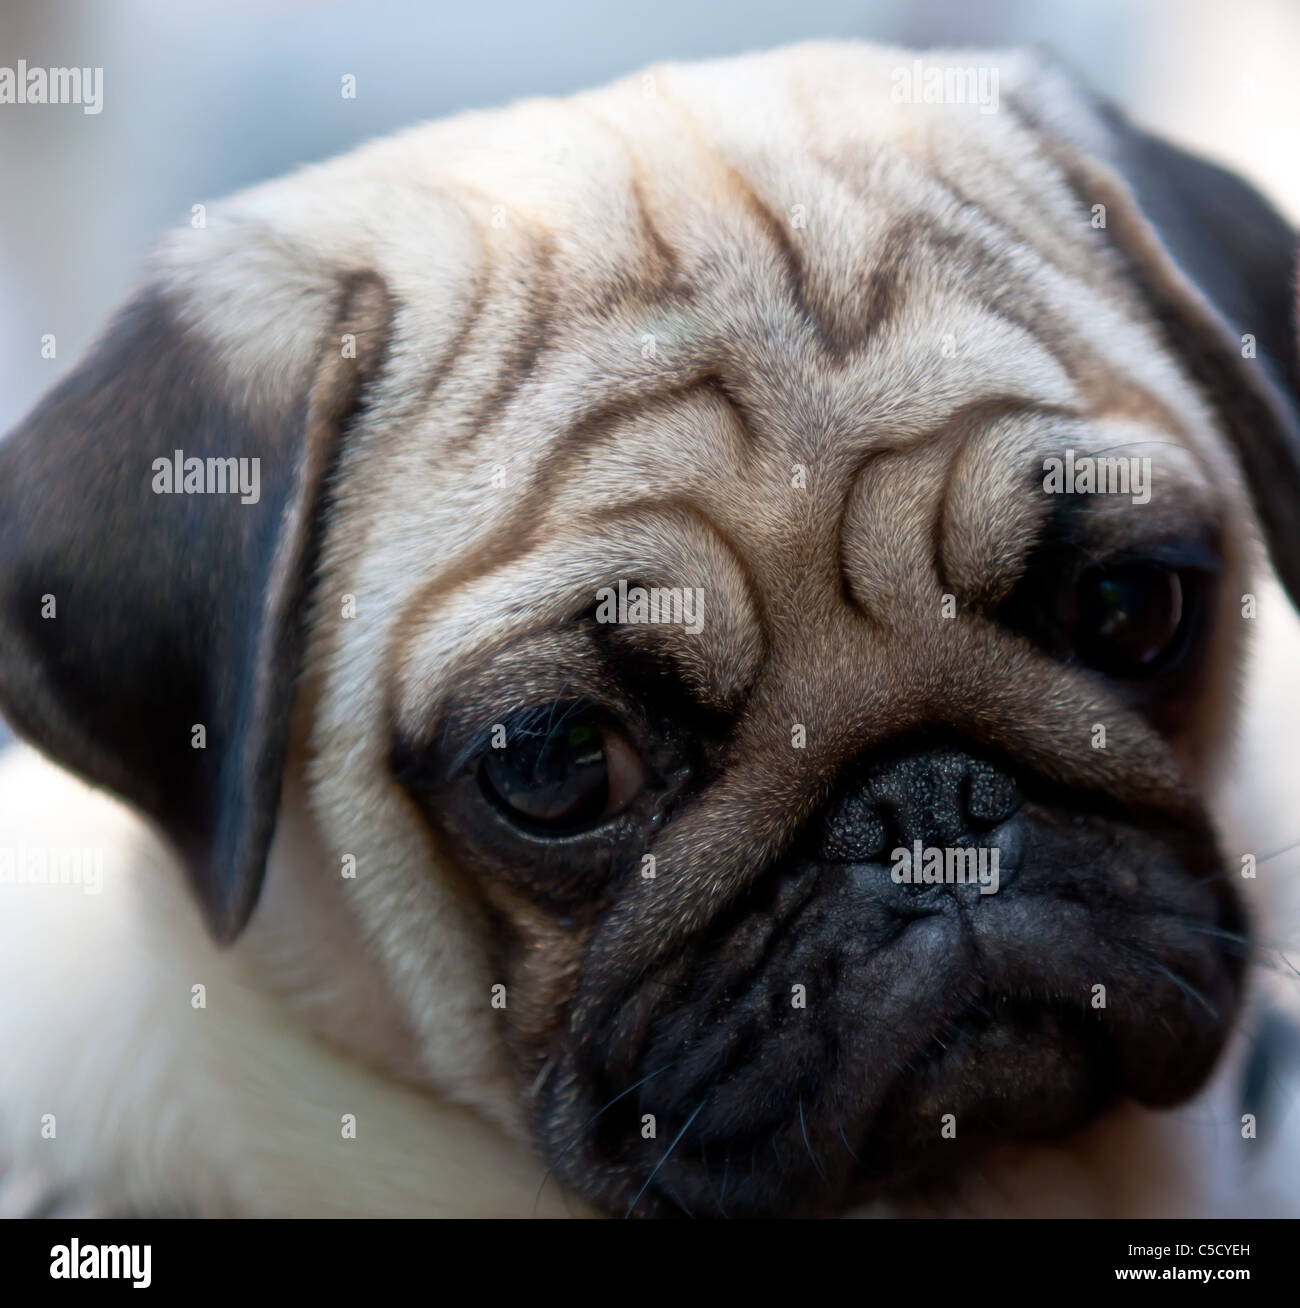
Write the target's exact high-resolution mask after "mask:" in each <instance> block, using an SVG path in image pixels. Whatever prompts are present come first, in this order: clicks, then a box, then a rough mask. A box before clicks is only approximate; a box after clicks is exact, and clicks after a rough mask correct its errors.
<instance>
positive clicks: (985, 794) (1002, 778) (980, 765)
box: [962, 759, 1021, 829]
mask: <svg viewBox="0 0 1300 1308" xmlns="http://www.w3.org/2000/svg"><path fill="white" fill-rule="evenodd" d="M1020 802H1021V795H1020V791H1019V790H1018V789H1017V787H1016V783H1015V782H1014V781H1013V780H1012V779H1011V778H1010V777H1009V776H1008V775H1007V774H1006V773H1005V772H1002V771H1000V770H999V769H997V768H995V767H994V766H993V765H992V764H991V763H986V762H984V761H983V760H982V759H979V760H972V761H971V765H970V767H969V769H968V770H967V773H966V778H965V783H964V786H963V794H962V806H963V808H964V809H965V813H966V818H967V820H968V821H969V822H970V823H971V824H972V825H973V826H977V827H983V828H985V829H987V828H990V827H996V826H999V825H1000V824H1001V823H1003V822H1005V821H1006V820H1007V818H1009V817H1010V816H1011V815H1012V814H1013V813H1014V812H1015V811H1016V810H1017V809H1018V808H1019V807H1020Z"/></svg>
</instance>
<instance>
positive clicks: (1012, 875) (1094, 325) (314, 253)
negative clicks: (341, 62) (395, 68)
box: [0, 44, 1300, 1217]
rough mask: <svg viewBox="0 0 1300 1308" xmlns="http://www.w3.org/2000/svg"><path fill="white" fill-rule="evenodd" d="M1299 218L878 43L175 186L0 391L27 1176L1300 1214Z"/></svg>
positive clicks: (512, 1206)
mask: <svg viewBox="0 0 1300 1308" xmlns="http://www.w3.org/2000/svg"><path fill="white" fill-rule="evenodd" d="M936 70H937V71H936ZM990 90H991V92H992V93H990ZM196 221H197V220H196ZM1294 249H1295V245H1294V238H1293V233H1292V231H1291V230H1290V228H1289V227H1288V226H1287V224H1286V223H1285V222H1284V221H1283V220H1282V219H1281V218H1280V217H1279V216H1278V214H1277V213H1276V212H1275V211H1274V210H1273V209H1272V208H1271V207H1270V206H1269V204H1268V203H1267V202H1266V201H1265V200H1264V199H1263V198H1261V197H1260V196H1259V195H1258V194H1256V193H1255V192H1254V191H1253V190H1252V189H1251V188H1250V187H1248V186H1247V185H1246V184H1245V183H1243V182H1242V181H1240V180H1238V179H1237V178H1236V177H1234V176H1233V175H1231V174H1230V173H1228V172H1225V171H1223V170H1221V169H1219V168H1217V167H1215V166H1213V165H1211V164H1208V163H1205V162H1202V161H1200V160H1198V159H1196V158H1194V157H1192V156H1190V155H1188V154H1186V153H1183V152H1182V151H1180V150H1178V149H1175V148H1174V147H1172V146H1170V145H1166V144H1164V143H1162V142H1160V141H1158V140H1156V139H1154V138H1152V137H1150V136H1148V135H1146V134H1144V133H1143V132H1141V131H1140V130H1138V129H1137V128H1135V127H1134V126H1132V125H1131V124H1130V123H1129V122H1128V121H1126V120H1125V118H1124V117H1122V116H1121V115H1120V114H1119V113H1118V112H1116V111H1115V110H1114V109H1112V108H1111V107H1109V106H1107V105H1106V104H1103V103H1101V102H1099V101H1098V100H1096V99H1095V98H1093V97H1092V96H1090V95H1089V94H1088V93H1087V92H1085V91H1083V90H1081V89H1080V88H1079V87H1078V86H1077V85H1076V84H1075V83H1074V82H1073V80H1072V79H1071V77H1070V76H1069V75H1068V74H1067V73H1065V72H1063V71H1062V70H1061V69H1060V68H1059V67H1057V66H1056V65H1055V64H1054V63H1052V62H1051V61H1049V60H1048V59H1046V58H1044V57H1043V56H1040V55H1025V54H1003V53H993V54H982V53H971V52H962V53H958V54H943V53H927V54H914V53H912V52H907V51H898V50H888V49H880V48H876V47H872V46H867V45H858V44H811V45H804V46H799V47H794V48H790V49H787V50H782V51H777V52H774V53H766V54H758V55H752V56H746V57H743V58H736V59H729V60H725V61H721V62H714V63H704V64H698V65H685V66H682V65H669V66H661V67H656V68H653V69H651V70H650V71H648V72H646V73H644V74H642V75H639V76H635V77H632V78H630V79H628V80H624V81H621V82H618V83H616V84H614V85H612V86H610V87H608V88H605V89H603V90H599V91H595V92H591V93H587V94H582V95H577V96H574V97H572V98H570V99H565V100H532V101H527V102H524V103H520V104H517V105H515V106H513V107H510V108H508V109H505V110H503V111H500V112H493V113H471V114H466V115H463V116H460V117H457V118H454V119H451V120H450V121H446V122H440V123H434V124H430V125H425V126H420V127H417V128H415V129H413V130H411V131H408V132H405V133H403V134H401V135H398V136H396V137H393V138H391V139H386V140H381V141H378V142H376V143H373V144H370V145H367V146H365V147H363V148H361V149H359V150H357V151H356V152H354V153H352V154H350V155H348V156H346V157H344V158H341V159H339V160H337V161H334V162H330V163H326V164H324V165H321V166H316V167H311V168H307V169H305V170H303V171H301V172H299V173H296V174H294V175H293V176H291V177H289V178H287V179H285V180H281V181H277V182H274V183H271V184H269V185H266V186H263V187H259V188H256V189H254V190H252V191H249V192H247V193H245V194H242V195H239V196H237V197H235V198H234V199H232V200H229V201H226V202H221V203H214V204H211V205H209V206H207V208H206V211H205V213H204V215H203V220H202V221H201V222H199V225H197V226H195V225H191V226H190V227H187V228H186V229H185V230H183V231H182V232H180V233H178V234H176V235H175V236H173V237H172V238H170V239H168V240H167V241H166V242H165V243H164V244H163V246H162V249H161V251H160V252H159V254H158V255H157V257H156V259H155V260H154V262H153V263H152V265H151V267H150V271H149V275H148V277H147V279H146V282H145V285H144V288H143V289H142V290H141V291H140V292H139V294H138V295H137V296H136V297H135V298H134V299H133V300H132V301H131V303H130V304H129V305H128V306H127V307H126V308H125V309H124V310H123V311H122V313H121V314H120V316H119V317H117V318H116V320H115V321H114V322H113V324H112V325H111V326H110V327H109V328H108V330H107V332H106V333H105V335H104V337H103V339H102V340H101V341H100V343H99V344H98V346H97V347H96V348H95V349H94V350H93V351H92V352H91V353H90V355H89V357H88V358H87V359H86V360H85V361H84V362H82V363H81V364H80V366H79V367H77V368H76V369H75V370H74V371H73V372H72V373H71V374H70V375H69V376H68V377H67V378H66V379H65V380H63V381H62V382H61V383H60V384H59V385H58V386H57V387H56V388H55V389H54V390H53V391H52V392H51V393H50V395H49V396H48V397H47V398H46V399H45V400H44V401H43V402H42V403H41V404H40V405H39V406H38V407H37V408H36V410H35V412H34V413H32V414H31V416H30V417H28V418H27V419H26V421H25V422H23V423H22V424H21V425H20V426H19V428H18V429H17V430H16V431H15V432H13V433H12V434H11V435H9V437H8V438H7V439H6V440H5V441H4V442H3V443H0V708H2V709H3V713H4V715H5V716H6V717H7V718H8V720H9V721H10V722H11V723H12V725H13V726H14V728H15V730H16V732H17V733H19V734H20V735H21V736H22V737H25V738H26V740H27V741H29V742H30V743H31V745H34V746H35V747H36V750H38V751H40V753H41V754H43V755H44V756H46V758H47V759H48V760H51V761H52V762H44V761H41V760H40V759H39V758H38V756H37V755H36V753H34V752H33V751H32V750H30V749H29V748H25V747H24V748H21V749H16V750H12V751H10V752H9V755H8V756H7V758H6V760H5V763H4V776H3V779H2V781H0V787H2V790H3V804H4V809H3V815H4V832H5V834H6V835H7V843H8V844H9V847H10V848H9V853H10V860H9V861H10V869H9V875H8V877H7V878H5V880H6V884H5V885H4V886H3V887H0V890H2V891H3V894H4V912H3V924H2V925H0V932H2V933H3V941H2V942H0V943H2V945H3V947H2V948H0V969H3V974H4V977H5V981H4V999H3V1013H2V1014H0V1042H2V1043H3V1058H2V1059H0V1063H2V1065H3V1071H2V1072H0V1077H3V1080H2V1082H0V1120H2V1128H0V1129H2V1130H3V1136H0V1151H2V1152H3V1154H4V1156H5V1158H6V1159H7V1161H8V1171H7V1181H6V1191H7V1198H6V1200H5V1202H6V1204H7V1208H8V1211H11V1212H12V1211H20V1212H21V1211H25V1212H34V1211H42V1212H71V1211H78V1212H86V1211H89V1212H93V1211H112V1212H129V1213H173V1212H176V1213H195V1214H228V1213H234V1214H253V1215H258V1214H261V1215H266V1214H320V1215H340V1214H364V1215H430V1214H436V1215H495V1216H527V1215H529V1214H550V1213H557V1214H559V1213H565V1212H569V1213H575V1214H576V1213H589V1214H609V1215H615V1216H624V1215H631V1216H674V1215H683V1214H685V1215H692V1216H696V1217H701V1216H780V1215H829V1214H841V1213H848V1212H854V1213H869V1214H883V1213H901V1212H924V1211H972V1212H981V1213H991V1212H1033V1213H1075V1212H1092V1213H1110V1214H1115V1213H1128V1214H1153V1213H1154V1214H1164V1215H1175V1214H1180V1213H1192V1214H1201V1215H1206V1214H1210V1213H1216V1212H1223V1211H1243V1212H1244V1211H1266V1210H1275V1209H1276V1207H1277V1206H1278V1205H1281V1206H1282V1207H1285V1206H1286V1205H1287V1204H1288V1203H1290V1202H1292V1197H1291V1196H1290V1195H1289V1194H1288V1193H1286V1192H1285V1187H1282V1188H1281V1189H1273V1190H1270V1189H1269V1185H1268V1184H1264V1183H1262V1182H1261V1183H1259V1184H1256V1181H1255V1180H1252V1177H1254V1178H1258V1177H1261V1176H1273V1177H1277V1176H1288V1175H1289V1176H1294V1174H1295V1173H1294V1160H1295V1158H1296V1157H1297V1153H1296V1152H1295V1149H1294V1145H1295V1142H1294V1140H1291V1139H1289V1137H1287V1134H1286V1124H1285V1121H1284V1119H1285V1116H1286V1115H1285V1107H1286V1105H1287V1100H1286V1096H1285V1094H1282V1095H1280V1096H1279V1095H1277V1094H1270V1092H1269V1090H1268V1087H1270V1086H1275V1085H1278V1084H1280V1085H1281V1086H1282V1088H1283V1090H1285V1089H1286V1088H1287V1087H1288V1086H1292V1087H1293V1086H1294V1084H1295V1081H1294V1079H1293V1078H1294V1075H1295V1068H1294V1064H1287V1063H1286V1062H1285V1060H1284V1059H1282V1058H1280V1056H1279V1057H1273V1058H1272V1061H1271V1062H1270V1061H1268V1059H1267V1058H1265V1057H1264V1053H1267V1051H1268V1050H1270V1049H1272V1050H1274V1051H1276V1050H1280V1049H1283V1048H1284V1047H1285V1046H1286V1043H1287V1040H1286V1038H1285V1037H1278V1038H1273V1037H1269V1038H1268V1039H1265V1038H1263V1036H1262V1035H1261V1032H1262V1031H1263V1030H1264V1028H1265V1027H1266V1026H1268V1023H1269V1022H1272V1023H1273V1026H1272V1027H1271V1028H1270V1029H1272V1030H1274V1031H1285V1030H1289V1029H1290V1028H1289V1027H1287V1026H1286V1023H1285V1022H1284V1021H1282V1020H1281V1019H1276V1018H1275V1017H1269V1018H1267V1020H1265V1019H1259V1020H1257V1015H1258V1014H1259V1013H1260V1012H1262V1011H1263V1010H1262V1009H1261V1006H1260V1005H1261V1003H1262V999H1263V997H1265V996H1266V994H1267V983H1268V979H1269V978H1268V977H1267V976H1266V977H1265V978H1264V980H1262V981H1260V980H1256V979H1255V977H1256V973H1257V972H1260V971H1264V972H1267V969H1259V968H1256V967H1255V966H1254V964H1255V962H1256V961H1257V960H1258V959H1259V958H1260V956H1261V954H1260V951H1261V950H1262V949H1264V948H1265V947H1266V945H1265V941H1266V935H1261V934H1260V924H1259V922H1258V921H1257V919H1256V918H1255V917H1252V912H1251V907H1250V905H1251V899H1252V895H1254V893H1255V887H1256V884H1257V883H1258V882H1259V881H1260V880H1261V879H1263V877H1264V871H1263V868H1264V866H1265V865H1264V864H1262V863H1260V862H1259V861H1258V860H1260V859H1263V858H1265V857H1266V854H1267V851H1265V850H1263V849H1262V848H1253V847H1252V846H1249V845H1239V844H1237V843H1233V842H1232V841H1231V840H1230V839H1229V838H1228V836H1227V835H1226V834H1225V831H1224V829H1223V827H1222V824H1221V821H1220V818H1219V815H1218V809H1217V808H1216V805H1217V804H1218V802H1219V801H1218V796H1219V795H1220V793H1221V791H1222V789H1223V786H1224V784H1225V771H1228V770H1229V769H1228V763H1229V760H1230V758H1231V757H1232V756H1231V753H1230V750H1231V743H1232V740H1233V732H1234V728H1235V722H1236V717H1237V702H1238V699H1239V698H1240V696H1239V687H1240V677H1241V669H1242V668H1243V667H1244V666H1245V660H1246V658H1247V657H1248V651H1249V642H1250V640H1251V637H1252V632H1253V631H1254V629H1255V627H1256V625H1257V620H1259V621H1260V622H1262V621H1264V620H1267V621H1270V622H1278V621H1281V619H1279V618H1278V617H1277V616H1275V615H1276V611H1277V610H1278V609H1279V608H1280V607H1281V606H1282V603H1283V601H1282V600H1281V599H1280V598H1278V596H1279V595H1280V592H1279V591H1276V590H1269V589H1268V587H1269V585H1270V582H1269V578H1268V573H1267V566H1268V565H1267V563H1266V562H1265V560H1264V558H1263V557H1262V553H1263V548H1264V547H1267V549H1268V550H1269V551H1270V552H1271V564H1272V567H1273V569H1275V570H1276V574H1277V576H1278V577H1279V578H1280V580H1281V582H1282V583H1283V584H1284V585H1285V586H1286V588H1287V589H1288V590H1289V592H1290V594H1291V596H1292V597H1293V598H1294V597H1296V596H1300V541H1298V539H1297V537H1296V535H1295V532H1294V530H1293V526H1292V524H1293V521H1294V514H1295V512H1296V507H1297V504H1300V427H1298V421H1300V418H1298V415H1297V396H1298V395H1300V388H1298V378H1297V357H1296V339H1295V330H1294V318H1293V299H1292V287H1293V285H1294ZM1257 606H1258V607H1257ZM1269 615H1274V616H1269ZM1265 707H1267V706H1265ZM1239 766H1248V765H1247V764H1240V765H1239ZM1249 789H1250V788H1249V787H1247V790H1249ZM1252 850H1253V852H1252ZM74 855H84V856H85V857H84V858H82V859H81V861H80V862H78V861H77V858H76V857H74ZM97 863H98V866H99V877H98V880H99V885H98V886H97V887H96V886H94V885H93V884H92V882H93V881H94V877H93V876H92V875H91V874H92V873H93V871H94V868H95V867H96V865H97ZM70 867H71V868H72V871H73V874H74V875H70V874H68V869H69V868H70ZM42 868H44V869H46V875H41V874H40V869H42ZM57 869H62V874H59V873H58V872H57ZM76 874H79V875H76ZM1261 1022H1263V1025H1261ZM1279 1023H1280V1025H1279ZM1261 1051H1264V1053H1261ZM1270 1057H1271V1056H1270ZM1261 1059H1263V1061H1262V1062H1261ZM1243 1084H1245V1085H1247V1086H1248V1087H1249V1088H1250V1092H1249V1094H1248V1095H1246V1097H1245V1098H1244V1099H1243V1098H1242V1086H1243ZM1252 1096H1253V1097H1252ZM1287 1150H1291V1151H1292V1152H1290V1153H1287ZM1279 1159H1282V1160H1283V1163H1284V1164H1285V1165H1283V1163H1279V1162H1278V1160H1279ZM1257 1160H1263V1161H1257ZM1252 1168H1254V1169H1255V1170H1254V1171H1253V1172H1252V1170H1251V1169H1252ZM1269 1184H1271V1183H1269ZM1252 1187H1254V1188H1252ZM1270 1205H1272V1208H1270ZM1292 1211H1295V1209H1294V1208H1293V1209H1292Z"/></svg>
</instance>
